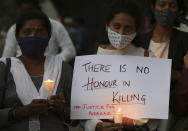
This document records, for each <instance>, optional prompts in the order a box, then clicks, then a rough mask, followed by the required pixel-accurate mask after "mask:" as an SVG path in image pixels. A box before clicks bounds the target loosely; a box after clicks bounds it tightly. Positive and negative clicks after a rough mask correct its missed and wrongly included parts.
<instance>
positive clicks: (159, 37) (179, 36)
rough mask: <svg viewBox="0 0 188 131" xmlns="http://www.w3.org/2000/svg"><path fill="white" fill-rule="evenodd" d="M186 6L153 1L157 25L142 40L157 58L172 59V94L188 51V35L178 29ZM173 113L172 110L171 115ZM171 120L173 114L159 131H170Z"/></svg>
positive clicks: (177, 1) (180, 2)
mask: <svg viewBox="0 0 188 131" xmlns="http://www.w3.org/2000/svg"><path fill="white" fill-rule="evenodd" d="M184 5H185V4H184V3H183V0H151V8H152V11H153V16H154V19H155V21H156V22H155V23H156V24H155V26H154V28H153V29H152V30H151V31H150V32H148V33H146V34H145V35H143V36H142V39H141V40H140V41H141V42H142V44H141V45H142V47H144V48H145V49H148V50H150V51H151V52H153V54H154V56H155V57H156V58H165V59H172V76H171V78H172V80H171V92H172V91H173V90H174V89H175V88H176V87H177V86H178V81H179V78H180V76H181V71H182V69H183V65H184V56H185V54H186V52H187V50H188V44H187V43H188V34H187V33H185V32H182V31H179V30H177V29H176V27H177V26H178V25H179V24H180V23H179V22H178V18H179V17H180V16H184V15H185V13H186V11H185V7H184ZM171 103H173V101H171V100H170V105H171ZM170 107H171V106H170ZM171 111H172V110H171V108H170V110H169V113H170V112H171ZM172 115H175V114H172ZM170 120H171V113H170V114H169V119H168V120H161V122H160V123H159V127H158V131H168V129H169V127H170V126H172V125H173V124H172V125H170ZM169 131H172V130H169Z"/></svg>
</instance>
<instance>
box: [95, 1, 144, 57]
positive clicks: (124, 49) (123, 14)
mask: <svg viewBox="0 0 188 131" xmlns="http://www.w3.org/2000/svg"><path fill="white" fill-rule="evenodd" d="M139 10H140V8H139V6H138V5H137V3H136V2H135V1H131V0H126V1H123V0H122V1H121V0H116V2H115V3H114V4H113V5H112V6H111V7H110V9H109V12H108V14H107V17H106V32H107V36H108V40H107V41H108V42H107V43H105V45H102V46H99V47H98V51H97V54H99V55H103V54H104V55H110V54H114V55H135V56H143V55H144V52H145V50H144V49H143V48H139V47H136V46H135V44H136V43H137V41H136V39H135V38H136V35H137V30H138V29H139V27H140V24H141V14H140V12H139Z"/></svg>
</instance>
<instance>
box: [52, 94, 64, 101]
mask: <svg viewBox="0 0 188 131" xmlns="http://www.w3.org/2000/svg"><path fill="white" fill-rule="evenodd" d="M50 99H51V100H57V99H58V100H65V97H64V96H62V95H54V96H51V97H50Z"/></svg>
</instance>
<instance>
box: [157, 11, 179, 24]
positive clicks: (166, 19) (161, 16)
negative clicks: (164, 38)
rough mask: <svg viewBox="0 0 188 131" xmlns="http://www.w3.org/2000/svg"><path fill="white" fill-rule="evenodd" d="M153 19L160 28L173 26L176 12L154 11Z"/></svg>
mask: <svg viewBox="0 0 188 131" xmlns="http://www.w3.org/2000/svg"><path fill="white" fill-rule="evenodd" d="M154 14H155V19H156V21H157V23H159V24H160V25H162V26H173V24H174V22H175V20H176V18H177V16H178V11H176V12H173V11H170V10H169V9H163V10H157V9H155V11H154Z"/></svg>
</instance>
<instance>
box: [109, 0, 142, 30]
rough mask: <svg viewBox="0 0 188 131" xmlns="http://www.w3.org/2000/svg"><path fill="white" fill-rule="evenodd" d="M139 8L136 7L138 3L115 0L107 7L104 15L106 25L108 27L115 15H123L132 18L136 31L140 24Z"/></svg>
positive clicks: (130, 0)
mask: <svg viewBox="0 0 188 131" xmlns="http://www.w3.org/2000/svg"><path fill="white" fill-rule="evenodd" d="M140 10H141V8H140V6H139V5H138V1H135V0H115V2H114V3H113V4H112V5H111V6H109V9H108V13H107V15H106V24H107V25H109V24H110V21H111V20H112V19H113V18H114V16H115V15H116V14H119V13H125V14H128V15H130V16H132V17H133V18H134V19H135V22H136V29H137V30H138V29H139V27H140V26H141V23H142V15H141V12H142V11H140Z"/></svg>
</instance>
